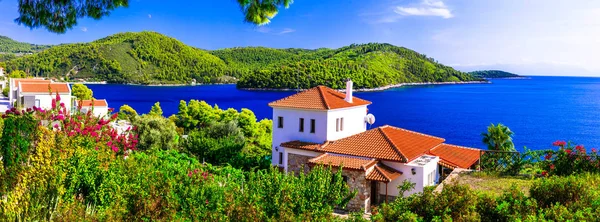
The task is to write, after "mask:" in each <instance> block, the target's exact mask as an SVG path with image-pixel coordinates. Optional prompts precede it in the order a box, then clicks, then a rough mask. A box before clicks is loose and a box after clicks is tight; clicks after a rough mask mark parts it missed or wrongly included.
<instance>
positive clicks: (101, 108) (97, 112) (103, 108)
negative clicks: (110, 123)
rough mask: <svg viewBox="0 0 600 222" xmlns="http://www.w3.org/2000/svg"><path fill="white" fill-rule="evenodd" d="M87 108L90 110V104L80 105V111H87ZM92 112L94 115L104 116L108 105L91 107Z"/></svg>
mask: <svg viewBox="0 0 600 222" xmlns="http://www.w3.org/2000/svg"><path fill="white" fill-rule="evenodd" d="M88 110H92V107H91V106H82V107H81V112H82V113H87V111H88ZM93 110H94V111H93V114H94V116H96V117H99V118H100V117H104V116H106V115H107V114H108V107H107V106H99V107H94V108H93Z"/></svg>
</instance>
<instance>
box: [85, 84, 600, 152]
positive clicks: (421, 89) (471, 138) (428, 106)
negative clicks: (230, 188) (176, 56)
mask: <svg viewBox="0 0 600 222" xmlns="http://www.w3.org/2000/svg"><path fill="white" fill-rule="evenodd" d="M492 82H493V83H492V84H464V85H441V86H411V87H403V88H396V89H392V90H387V91H383V92H364V93H355V96H357V97H360V98H363V99H366V100H370V101H372V102H373V104H372V105H370V106H369V111H370V112H371V113H373V114H374V115H375V117H376V120H377V121H376V123H375V124H374V126H380V125H384V124H389V125H394V126H398V127H402V128H406V129H410V130H415V131H419V132H422V133H426V134H430V135H435V136H439V137H443V138H445V139H446V141H447V142H448V143H453V144H457V145H463V146H472V147H480V148H483V144H482V143H481V135H480V134H481V133H482V132H483V131H485V130H486V127H487V126H488V125H489V124H490V123H499V122H500V123H503V124H505V125H507V126H509V127H510V128H511V130H512V131H513V132H515V136H514V138H513V139H514V142H515V145H516V146H517V148H518V149H519V150H522V149H523V146H527V147H528V148H530V149H544V148H549V147H550V144H551V143H552V142H554V141H556V140H567V141H568V140H571V141H573V142H576V143H578V144H584V145H585V146H586V147H600V78H578V77H531V79H518V80H517V79H514V80H493V81H492ZM88 86H89V88H91V89H92V90H93V91H94V97H96V98H105V99H107V100H108V103H109V105H110V106H111V107H114V108H115V109H118V108H119V107H120V106H121V105H123V104H128V105H130V106H132V107H133V108H134V109H136V110H137V111H138V112H140V113H145V112H148V111H149V110H150V107H151V106H152V105H153V104H154V103H155V102H156V101H159V102H160V103H161V107H162V109H163V111H164V113H165V116H169V115H171V114H174V113H176V112H177V106H178V104H179V101H180V100H186V101H187V100H191V99H197V100H205V101H206V102H208V103H209V104H213V105H214V104H217V105H218V106H219V107H220V108H222V109H225V108H229V107H231V108H235V109H238V110H239V109H240V108H249V109H251V110H253V111H254V113H255V114H256V116H257V117H258V118H259V119H261V118H271V108H270V107H268V106H267V103H269V102H271V101H274V100H277V99H280V98H283V97H285V96H288V95H291V94H293V92H267V91H245V90H237V89H236V88H235V86H234V85H211V86H185V87H151V86H129V85H110V84H109V85H88Z"/></svg>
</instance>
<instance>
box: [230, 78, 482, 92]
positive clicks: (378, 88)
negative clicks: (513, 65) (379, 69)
mask: <svg viewBox="0 0 600 222" xmlns="http://www.w3.org/2000/svg"><path fill="white" fill-rule="evenodd" d="M490 83H491V82H490V81H466V82H413V83H399V84H393V85H387V86H381V87H376V88H370V89H354V90H353V91H354V92H378V91H385V90H388V89H393V88H399V87H403V86H424V85H458V84H490ZM240 89H241V90H251V91H301V90H304V89H300V90H298V89H271V88H240ZM339 90H340V91H343V90H344V89H339Z"/></svg>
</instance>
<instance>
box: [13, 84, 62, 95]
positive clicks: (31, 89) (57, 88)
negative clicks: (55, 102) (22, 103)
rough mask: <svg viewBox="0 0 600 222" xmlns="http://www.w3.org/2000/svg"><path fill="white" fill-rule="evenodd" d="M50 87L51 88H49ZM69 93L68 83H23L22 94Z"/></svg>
mask: <svg viewBox="0 0 600 222" xmlns="http://www.w3.org/2000/svg"><path fill="white" fill-rule="evenodd" d="M49 87H50V88H49ZM49 91H52V92H53V93H55V92H59V93H68V92H70V90H69V84H67V83H24V82H23V83H21V92H27V93H48V92H49Z"/></svg>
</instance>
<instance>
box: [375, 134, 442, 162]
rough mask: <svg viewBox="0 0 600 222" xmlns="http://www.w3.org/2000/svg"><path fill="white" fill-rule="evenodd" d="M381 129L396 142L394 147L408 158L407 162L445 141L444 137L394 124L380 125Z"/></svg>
mask: <svg viewBox="0 0 600 222" xmlns="http://www.w3.org/2000/svg"><path fill="white" fill-rule="evenodd" d="M380 129H381V130H382V131H383V133H384V135H386V136H387V137H388V138H389V140H390V141H391V142H392V143H393V144H394V147H395V148H396V149H397V150H398V151H399V152H400V153H401V154H402V156H404V157H406V158H407V159H408V160H407V162H410V161H411V160H413V159H415V158H417V157H419V156H421V155H423V154H424V153H426V152H427V151H428V150H430V149H431V148H433V147H435V146H437V145H439V144H441V143H443V142H444V141H445V139H443V138H439V137H435V136H430V135H427V134H422V133H418V132H414V131H410V130H405V129H401V128H398V127H393V126H383V127H380Z"/></svg>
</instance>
